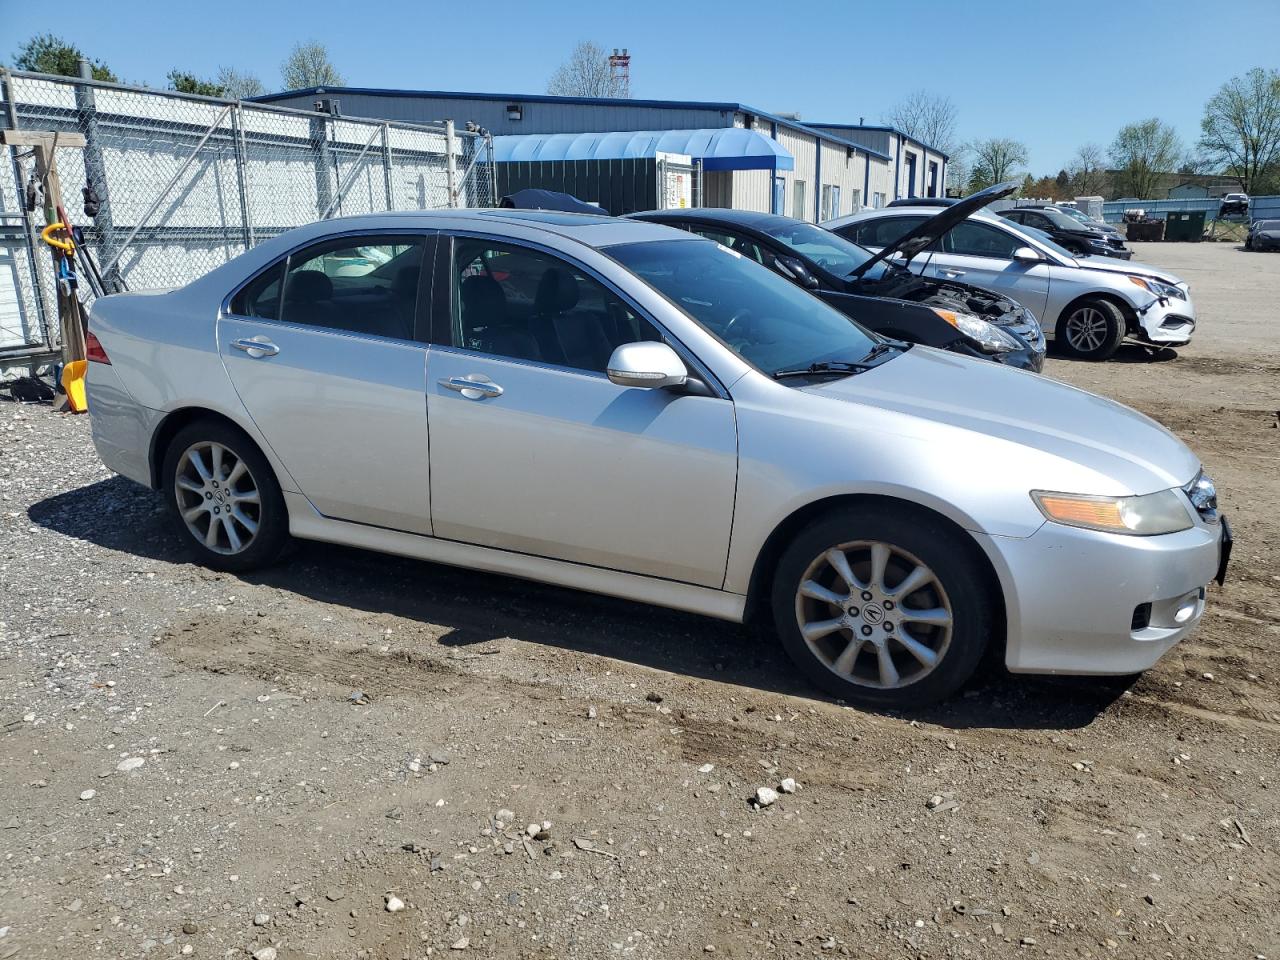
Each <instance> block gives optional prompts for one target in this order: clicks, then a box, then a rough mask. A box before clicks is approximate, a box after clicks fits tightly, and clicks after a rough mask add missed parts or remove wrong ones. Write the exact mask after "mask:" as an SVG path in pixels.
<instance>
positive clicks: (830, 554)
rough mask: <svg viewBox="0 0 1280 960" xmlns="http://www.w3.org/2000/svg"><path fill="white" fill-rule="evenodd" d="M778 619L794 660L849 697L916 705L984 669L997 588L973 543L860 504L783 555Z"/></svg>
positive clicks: (936, 523)
mask: <svg viewBox="0 0 1280 960" xmlns="http://www.w3.org/2000/svg"><path fill="white" fill-rule="evenodd" d="M772 599H773V613H774V621H775V625H776V627H777V630H778V635H779V637H780V639H781V640H782V644H783V646H784V647H785V649H786V650H787V653H788V654H789V655H790V656H791V658H792V659H793V660H794V661H795V663H796V664H797V666H799V668H800V669H801V670H802V671H803V672H804V673H805V675H806V676H808V677H809V679H810V680H812V681H813V682H814V683H815V684H816V685H817V686H819V687H821V688H822V689H824V690H826V691H827V692H828V693H831V694H833V695H834V696H836V697H840V698H842V699H844V700H848V701H852V702H858V703H864V704H868V705H873V706H880V707H898V708H902V707H917V706H924V705H927V704H930V703H934V702H936V701H938V700H941V699H943V698H945V697H947V696H949V695H950V694H951V693H953V692H954V691H955V690H956V689H957V688H959V687H960V686H961V684H963V683H964V682H965V681H966V680H968V679H969V677H970V676H971V675H972V674H973V671H974V669H975V668H976V667H977V665H978V662H979V660H980V659H981V657H982V653H983V651H984V650H985V648H986V645H987V641H988V638H989V636H990V633H991V624H992V608H993V601H992V591H991V589H990V587H989V586H988V584H987V583H986V581H985V580H984V578H983V577H982V576H980V575H979V574H978V573H977V571H976V569H975V564H974V563H973V560H972V548H971V547H970V546H969V545H967V544H965V543H964V542H963V540H962V537H961V535H959V534H957V533H955V532H954V531H952V530H951V529H950V528H949V527H948V526H947V525H946V524H945V523H943V522H942V521H941V520H939V519H937V518H933V517H928V516H924V515H919V516H917V515H915V514H914V513H913V514H911V515H909V516H902V517H898V516H894V515H893V514H891V513H887V512H886V511H885V510H883V509H876V508H865V507H859V508H850V509H845V510H840V511H836V512H833V513H831V514H828V515H827V516H825V517H823V518H822V519H820V520H819V521H817V522H816V523H813V524H811V525H810V526H809V527H807V528H806V529H805V530H803V531H802V532H801V533H800V534H799V535H798V536H797V537H796V538H795V540H794V541H793V542H792V543H791V545H790V546H789V547H788V548H787V549H786V551H785V552H784V553H783V555H782V557H781V559H780V560H779V563H778V569H777V574H776V576H775V578H774V586H773V598H772Z"/></svg>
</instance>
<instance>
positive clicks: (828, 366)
mask: <svg viewBox="0 0 1280 960" xmlns="http://www.w3.org/2000/svg"><path fill="white" fill-rule="evenodd" d="M870 369H871V365H870V364H867V363H862V362H858V363H853V362H851V361H848V360H826V361H823V362H822V363H811V364H809V365H808V366H807V367H796V368H795V369H794V370H775V371H773V379H775V380H782V379H785V378H786V377H811V376H814V375H815V374H817V375H821V374H824V373H828V374H835V375H838V376H844V375H847V374H851V373H861V372H862V371H863V370H870Z"/></svg>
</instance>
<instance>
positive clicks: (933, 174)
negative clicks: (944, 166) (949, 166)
mask: <svg viewBox="0 0 1280 960" xmlns="http://www.w3.org/2000/svg"><path fill="white" fill-rule="evenodd" d="M929 196H931V197H936V196H939V193H938V165H937V164H936V163H935V162H933V161H932V160H930V161H929Z"/></svg>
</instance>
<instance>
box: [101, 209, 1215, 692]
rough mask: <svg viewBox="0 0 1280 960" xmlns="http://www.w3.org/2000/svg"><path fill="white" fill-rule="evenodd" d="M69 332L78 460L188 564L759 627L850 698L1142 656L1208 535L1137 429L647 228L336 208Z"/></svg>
mask: <svg viewBox="0 0 1280 960" xmlns="http://www.w3.org/2000/svg"><path fill="white" fill-rule="evenodd" d="M88 348H89V359H90V361H91V362H90V364H89V368H90V369H89V374H88V393H89V405H90V410H91V414H92V425H93V436H94V442H95V444H96V447H97V450H98V452H99V455H100V456H101V458H102V460H103V462H104V463H105V464H106V465H107V466H108V467H110V468H111V469H113V470H115V471H117V472H118V473H120V474H123V475H124V476H126V477H129V478H131V479H133V480H136V481H137V482H139V483H141V484H145V485H147V486H149V487H152V488H155V489H157V490H159V491H161V493H162V494H163V496H164V498H165V500H166V501H167V503H168V505H169V507H170V508H171V514H172V517H173V522H174V526H175V529H176V532H177V536H179V537H180V538H182V539H184V540H185V542H186V543H187V544H188V546H189V547H190V548H191V549H192V550H193V551H194V552H195V553H196V554H197V555H198V556H199V557H200V558H201V559H202V560H203V561H204V562H205V563H207V564H209V565H211V566H214V567H219V568H223V569H229V570H247V569H249V568H252V567H255V566H259V565H262V564H267V563H270V562H272V561H273V560H275V559H276V558H277V557H278V556H279V554H280V551H281V548H282V547H283V546H284V545H285V543H286V541H287V539H288V538H289V537H290V536H293V537H298V538H302V539H312V540H324V541H332V542H338V543H345V544H351V545H355V546H358V547H365V548H370V549H374V550H382V551H387V552H390V553H397V554H403V555H408V556H412V557H418V558H422V559H426V560H432V561H437V562H442V563H446V564H453V565H456V566H461V567H469V568H475V569H480V570H486V571H492V572H498V573H503V574H509V575H514V576H518V577H525V578H528V579H532V580H538V581H542V582H546V583H554V584H561V585H566V586H571V587H577V588H580V589H584V590H590V591H595V592H598V593H604V594H611V595H614V596H619V597H624V598H627V599H630V600H634V601H640V602H645V603H652V604H659V605H664V606H668V607H673V608H678V609H682V610H687V611H693V612H696V613H699V614H704V615H708V616H712V617H719V618H722V619H726V620H730V621H746V620H748V619H751V618H756V617H771V618H772V621H773V624H774V626H775V627H776V630H777V633H778V635H779V637H780V639H781V642H782V644H783V645H784V646H785V648H786V650H787V651H788V653H789V654H790V655H791V657H792V658H793V659H794V660H795V662H796V663H797V664H798V665H799V667H800V668H801V669H802V670H803V671H804V673H805V674H807V675H808V676H809V677H810V678H811V679H812V680H813V681H814V682H815V683H816V684H818V685H819V686H821V687H823V688H824V689H826V690H827V691H829V692H831V693H833V694H835V695H837V696H840V697H844V698H846V699H849V700H853V701H858V702H862V703H869V704H876V705H882V706H909V705H918V704H923V703H928V702H931V701H934V700H937V699H939V698H942V697H945V696H947V695H948V694H950V693H951V692H953V691H954V690H956V688H957V687H958V686H960V685H961V684H962V683H964V682H965V680H966V679H967V678H968V677H969V676H970V675H971V674H972V672H973V671H974V669H975V667H976V665H977V664H978V662H979V659H980V658H981V657H982V655H983V653H984V651H986V650H987V648H988V647H990V648H991V649H992V651H993V652H997V653H998V655H999V656H1001V657H1002V658H1003V660H1004V662H1005V663H1006V664H1007V666H1008V667H1009V669H1011V670H1013V671H1022V672H1059V673H1098V674H1116V673H1131V672H1135V671H1140V670H1143V669H1145V668H1147V667H1149V666H1151V665H1152V664H1153V663H1154V662H1155V661H1156V660H1157V659H1158V658H1159V657H1160V656H1161V654H1163V653H1164V652H1165V651H1167V650H1168V649H1169V648H1170V647H1171V646H1172V645H1173V644H1175V643H1176V642H1177V641H1178V640H1180V639H1181V638H1182V637H1184V636H1186V635H1187V633H1188V632H1189V631H1190V630H1192V629H1193V627H1195V625H1196V623H1197V622H1198V621H1199V619H1200V617H1201V615H1202V613H1203V611H1204V605H1205V587H1206V584H1207V583H1209V581H1211V580H1213V579H1214V578H1215V576H1217V577H1218V578H1219V579H1220V578H1221V577H1222V576H1223V574H1224V571H1225V565H1226V558H1227V556H1228V553H1229V548H1230V528H1229V526H1228V524H1227V523H1226V521H1225V520H1224V519H1222V518H1220V517H1219V515H1218V512H1217V504H1216V494H1215V490H1214V487H1213V484H1212V482H1211V481H1210V480H1209V478H1208V477H1206V476H1205V474H1204V471H1203V470H1202V469H1201V465H1200V463H1199V462H1198V461H1197V459H1196V457H1195V455H1194V454H1192V452H1191V451H1190V450H1189V449H1187V447H1186V446H1184V445H1183V444H1182V443H1181V442H1180V441H1179V440H1178V439H1177V438H1176V437H1174V436H1173V435H1172V434H1170V433H1169V432H1167V431H1166V430H1164V429H1163V428H1162V427H1160V426H1159V425H1158V424H1156V423H1155V422H1153V421H1151V420H1149V419H1147V418H1146V417H1144V416H1142V415H1140V414H1138V413H1135V412H1134V411H1132V410H1129V409H1127V408H1125V407H1122V406H1120V405H1118V404H1116V403H1112V402H1111V401H1108V400H1104V399H1102V398H1100V397H1096V396H1093V395H1091V394H1089V393H1085V392H1083V391H1080V390H1076V389H1073V388H1071V387H1068V386H1064V385H1063V384H1060V383H1057V382H1055V381H1053V380H1050V379H1048V378H1045V377H1041V376H1038V375H1036V374H1032V373H1027V372H1024V371H1021V370H1017V369H1013V368H1010V367H1007V366H1003V365H1000V364H995V363H990V362H987V361H984V360H980V359H976V358H970V357H966V356H960V355H957V354H955V353H948V352H944V351H940V350H935V349H932V348H929V347H925V346H920V345H914V346H913V345H909V344H904V343H901V342H898V341H894V340H887V339H884V338H882V337H879V336H877V335H875V334H873V333H870V332H869V331H867V330H865V329H864V328H862V327H860V326H859V325H858V324H857V323H856V322H854V321H853V320H851V319H850V318H849V317H847V316H845V315H844V314H842V313H840V312H838V311H837V310H835V309H834V308H832V307H830V306H828V305H827V304H825V303H824V302H822V301H821V300H819V299H818V298H816V297H814V296H812V295H811V294H810V293H808V292H807V291H805V290H804V289H801V288H800V287H798V286H796V285H795V284H794V283H792V282H790V281H789V280H787V279H785V278H783V277H782V276H779V275H778V274H777V273H774V272H773V271H771V270H769V269H768V268H766V267H764V266H761V265H760V264H758V263H755V262H754V261H752V260H751V259H749V258H746V257H743V256H742V255H740V254H738V253H736V252H734V251H733V250H730V249H727V248H725V247H723V246H721V245H720V244H718V243H715V242H713V241H711V240H707V239H703V238H700V237H697V236H694V235H692V234H689V233H687V232H684V231H679V230H675V229H672V228H670V227H664V226H660V225H657V224H652V223H643V222H638V221H634V220H617V219H613V218H610V217H603V216H591V215H582V214H565V213H548V212H531V211H517V210H503V211H499V210H474V211H437V212H431V213H409V214H382V215H373V216H364V217H355V218H347V219H338V220H329V221H325V222H321V223H316V224H312V225H310V226H306V227H302V228H299V229H296V230H292V231H289V232H287V233H284V234H283V235H281V236H279V237H276V238H274V239H271V240H268V241H266V242H264V243H262V244H261V245H259V246H257V247H255V248H254V249H252V250H250V251H249V252H247V253H245V254H243V255H242V256H240V257H238V258H236V259H234V260H232V261H231V262H229V263H227V264H225V265H224V266H221V267H219V268H217V269H215V270H213V271H212V272H211V273H208V274H207V275H205V276H203V277H201V278H200V279H198V280H196V281H194V282H192V283H190V284H188V285H187V286H185V287H182V288H180V289H176V290H171V291H167V292H164V291H160V292H151V293H127V294H119V295H116V296H110V297H105V298H102V299H99V300H98V301H96V303H95V304H94V307H93V311H92V315H91V319H90V325H89V336H88ZM425 575H429V574H428V573H426V572H424V576H425ZM477 599H478V598H477Z"/></svg>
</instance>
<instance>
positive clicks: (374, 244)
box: [231, 236, 425, 340]
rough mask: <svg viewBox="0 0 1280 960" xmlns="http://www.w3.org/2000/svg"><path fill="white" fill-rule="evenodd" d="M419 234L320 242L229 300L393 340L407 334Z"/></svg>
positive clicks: (241, 308) (240, 310)
mask: <svg viewBox="0 0 1280 960" xmlns="http://www.w3.org/2000/svg"><path fill="white" fill-rule="evenodd" d="M424 249H425V241H424V238H423V237H421V236H362V237H344V238H341V239H336V240H326V241H323V242H321V243H317V244H313V245H312V246H310V247H306V248H304V249H302V250H299V251H296V252H295V253H293V254H290V256H289V257H288V258H287V260H284V261H281V262H280V263H278V264H276V265H275V266H273V267H271V268H269V269H268V270H266V271H264V272H263V273H261V274H259V275H258V276H257V277H255V278H254V279H253V280H252V281H250V282H249V283H248V284H246V285H245V287H244V288H243V289H242V290H240V291H239V292H238V293H237V294H236V295H235V297H233V298H232V300H231V312H232V313H234V314H235V315H236V316H240V317H260V318H262V319H264V320H281V321H284V322H285V323H296V324H300V325H303V326H309V327H323V328H326V329H330V330H343V331H347V332H350V333H360V334H365V335H369V336H379V337H391V338H395V339H400V340H410V339H413V338H414V334H415V325H416V316H417V310H418V289H419V287H420V285H421V280H422V262H423V255H424V254H423V251H424Z"/></svg>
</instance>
